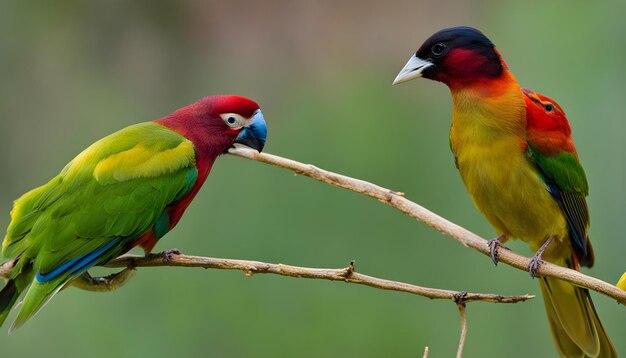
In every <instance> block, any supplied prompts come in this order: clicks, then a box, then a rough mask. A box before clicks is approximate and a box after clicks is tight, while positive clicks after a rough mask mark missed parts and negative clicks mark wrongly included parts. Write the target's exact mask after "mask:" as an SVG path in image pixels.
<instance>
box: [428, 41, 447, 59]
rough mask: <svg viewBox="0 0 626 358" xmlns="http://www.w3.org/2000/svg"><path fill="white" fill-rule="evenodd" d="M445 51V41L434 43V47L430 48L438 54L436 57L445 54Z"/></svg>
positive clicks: (434, 53)
mask: <svg viewBox="0 0 626 358" xmlns="http://www.w3.org/2000/svg"><path fill="white" fill-rule="evenodd" d="M445 51H446V44H444V43H443V42H437V43H436V44H434V45H433V47H431V48H430V52H432V54H433V56H436V57H439V56H441V55H443V53H444V52H445Z"/></svg>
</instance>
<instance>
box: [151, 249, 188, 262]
mask: <svg viewBox="0 0 626 358" xmlns="http://www.w3.org/2000/svg"><path fill="white" fill-rule="evenodd" d="M180 254H182V252H180V250H178V249H169V250H165V251H161V252H158V253H156V254H152V253H150V254H146V257H147V258H153V257H158V256H160V257H161V259H162V260H163V262H164V263H169V262H170V261H172V256H174V255H180Z"/></svg>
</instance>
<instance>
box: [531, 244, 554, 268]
mask: <svg viewBox="0 0 626 358" xmlns="http://www.w3.org/2000/svg"><path fill="white" fill-rule="evenodd" d="M552 241H554V236H550V237H549V238H548V239H547V240H546V241H545V242H544V243H543V244H542V245H541V247H540V248H539V250H537V252H536V253H535V255H534V256H533V257H532V258H531V259H530V262H529V263H528V273H529V274H530V277H532V278H537V277H539V275H538V274H537V271H538V270H539V266H540V265H541V264H542V263H543V259H542V258H541V255H543V252H544V251H546V249H547V248H548V246H550V244H551V243H552Z"/></svg>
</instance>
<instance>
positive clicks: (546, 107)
mask: <svg viewBox="0 0 626 358" xmlns="http://www.w3.org/2000/svg"><path fill="white" fill-rule="evenodd" d="M543 108H545V109H546V112H552V110H553V109H554V106H553V105H552V103H548V104H546V105H545V106H544V107H543Z"/></svg>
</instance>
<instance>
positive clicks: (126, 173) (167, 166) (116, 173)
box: [93, 141, 195, 184]
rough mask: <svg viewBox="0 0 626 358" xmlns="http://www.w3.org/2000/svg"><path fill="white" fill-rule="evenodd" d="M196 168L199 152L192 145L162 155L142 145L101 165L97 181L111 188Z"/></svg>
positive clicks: (169, 150)
mask: <svg viewBox="0 0 626 358" xmlns="http://www.w3.org/2000/svg"><path fill="white" fill-rule="evenodd" d="M194 164H195V151H194V149H193V144H192V143H191V142H189V141H184V142H182V143H180V144H179V145H178V146H177V147H176V148H172V149H167V150H163V151H160V152H156V151H155V150H154V149H151V148H146V147H145V146H142V145H141V144H139V145H137V146H135V147H133V148H132V149H129V150H126V151H123V152H120V153H117V154H114V155H111V156H109V157H107V158H106V159H103V160H102V161H100V162H99V163H98V164H97V165H96V168H95V169H94V171H93V177H94V178H95V179H96V180H97V181H98V182H100V183H102V184H110V183H113V182H123V181H127V180H132V179H138V178H153V177H157V176H160V175H163V174H168V173H172V172H174V171H176V170H179V169H181V168H184V167H188V166H191V165H194Z"/></svg>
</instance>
